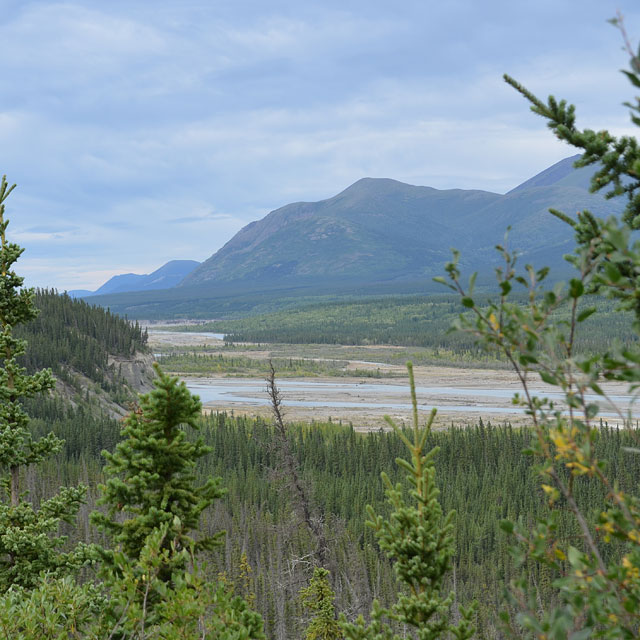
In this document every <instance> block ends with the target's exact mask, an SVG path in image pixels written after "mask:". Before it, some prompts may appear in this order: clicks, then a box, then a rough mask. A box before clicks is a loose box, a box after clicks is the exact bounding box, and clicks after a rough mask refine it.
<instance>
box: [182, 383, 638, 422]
mask: <svg viewBox="0 0 640 640" xmlns="http://www.w3.org/2000/svg"><path fill="white" fill-rule="evenodd" d="M187 386H188V388H189V390H190V391H191V392H192V393H194V394H196V395H198V396H200V399H201V400H202V402H203V403H205V404H209V405H213V406H215V405H216V404H217V405H220V406H225V407H229V406H233V405H234V404H238V405H250V406H267V405H269V399H268V397H267V393H266V383H265V381H264V380H260V379H250V378H225V379H210V380H197V381H196V380H188V381H187ZM278 387H279V389H280V391H281V393H282V396H283V403H284V405H285V406H291V407H307V408H322V407H325V408H336V409H371V410H379V411H380V413H381V414H382V413H385V412H389V411H410V410H411V404H410V401H409V389H408V387H407V385H406V384H388V383H381V384H373V383H353V382H341V381H336V382H332V381H331V382H327V381H300V380H279V381H278ZM416 392H417V395H418V400H419V409H420V410H421V411H429V410H431V408H432V407H433V406H438V407H440V408H441V409H442V410H443V411H451V412H467V413H468V412H470V411H471V412H477V413H492V414H504V415H509V414H512V415H513V414H522V413H524V409H523V408H522V407H519V406H514V405H512V404H510V399H511V398H512V397H513V394H514V389H512V388H500V389H481V388H472V387H417V388H416ZM537 393H538V395H540V396H544V397H547V398H549V399H552V400H554V401H556V402H560V401H561V400H562V395H561V394H559V393H549V392H543V391H539V392H537ZM382 394H384V396H385V397H386V401H383V400H379V399H378V400H377V399H376V397H378V398H380V396H381V395H382ZM430 397H431V400H430ZM389 399H391V401H389ZM491 399H496V400H503V402H502V403H493V402H491ZM610 399H611V400H612V401H613V402H615V403H616V404H618V405H620V406H622V407H624V408H626V407H628V406H629V404H630V403H631V400H632V397H631V396H628V395H615V396H610ZM465 400H466V402H465ZM487 400H488V402H487ZM588 400H589V401H600V403H601V404H602V406H603V411H601V412H600V414H599V415H601V416H603V417H613V416H615V415H617V414H615V413H614V412H612V411H611V410H610V409H609V410H607V406H606V403H605V402H604V401H603V400H602V398H600V397H599V396H596V395H590V396H588ZM633 415H634V416H640V408H638V410H637V411H635V410H634V412H633Z"/></svg>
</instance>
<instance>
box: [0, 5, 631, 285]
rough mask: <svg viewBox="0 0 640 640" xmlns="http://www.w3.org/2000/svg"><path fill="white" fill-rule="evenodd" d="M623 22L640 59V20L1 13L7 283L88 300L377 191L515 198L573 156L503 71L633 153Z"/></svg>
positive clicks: (149, 11)
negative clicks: (284, 214)
mask: <svg viewBox="0 0 640 640" xmlns="http://www.w3.org/2000/svg"><path fill="white" fill-rule="evenodd" d="M618 9H619V10H620V11H621V12H622V13H623V15H624V16H625V24H626V27H627V30H628V32H629V34H630V37H631V39H632V40H633V41H634V42H636V43H637V42H638V41H639V40H640V2H638V0H624V1H621V0H618V1H617V2H613V1H610V0H571V1H570V0H553V1H549V0H537V1H536V2H524V1H521V2H514V0H508V1H507V0H505V1H503V0H488V1H487V2H477V0H448V1H447V2H442V1H437V2H436V1H433V0H403V2H402V3H391V2H388V0H366V1H364V0H353V1H351V0H340V1H339V2H338V1H335V0H321V1H317V2H312V1H307V0H297V1H294V2H285V1H280V0H270V1H269V2H264V1H261V0H229V1H227V0H215V1H214V0H208V1H194V0H173V1H166V0H144V1H142V0H109V1H105V0H102V1H95V2H92V1H90V0H85V1H81V2H73V1H70V2H60V3H59V2H55V1H52V0H32V1H31V0H0V161H1V162H0V173H6V174H7V176H8V180H9V181H10V182H11V183H13V182H15V183H17V184H18V188H17V189H16V190H15V191H14V192H13V194H12V195H11V196H10V198H9V200H8V201H7V213H6V215H7V217H8V218H9V219H10V221H11V222H10V225H9V229H8V232H7V233H8V236H9V238H10V239H11V240H12V241H15V242H18V243H19V244H21V245H22V246H23V247H25V253H24V254H23V256H22V258H21V259H20V261H19V263H18V265H17V271H18V273H19V274H20V275H24V276H25V277H26V282H27V284H28V285H30V286H41V287H55V288H57V289H58V290H61V291H62V290H67V289H69V290H70V289H91V290H93V289H96V288H97V287H98V286H100V285H101V284H102V283H104V282H105V281H106V280H108V278H109V277H111V276H112V275H115V274H119V273H129V272H133V273H150V272H151V271H153V270H155V269H157V268H158V267H160V266H162V265H163V264H164V263H165V262H167V261H169V260H173V259H193V260H200V261H202V260H205V259H206V258H208V257H209V256H211V255H212V254H213V253H215V251H216V250H218V249H219V248H220V247H221V246H223V245H224V243H225V242H227V241H228V240H229V239H230V238H231V237H232V236H233V235H234V234H235V233H236V232H237V231H239V230H240V229H241V228H242V227H243V226H245V225H246V224H248V223H249V222H251V221H253V220H257V219H260V218H262V217H263V216H264V215H266V214H267V213H268V212H269V211H271V210H273V209H276V208H278V207H280V206H283V205H285V204H288V203H290V202H296V201H301V200H306V201H316V200H321V199H324V198H328V197H331V196H333V195H335V194H337V193H338V192H340V191H342V190H343V189H345V188H346V187H348V186H349V185H350V184H352V183H353V182H355V181H356V180H359V179H360V178H363V177H366V176H368V177H386V178H394V179H396V180H401V181H403V182H408V183H410V184H417V185H426V186H431V187H435V188H439V189H447V188H465V189H466V188H476V189H486V190H489V191H496V192H500V193H503V192H505V191H508V190H509V189H511V188H513V187H514V186H516V185H517V184H519V183H521V182H523V181H524V180H526V179H527V178H529V177H531V176H533V175H534V174H536V173H538V172H540V171H542V170H543V169H545V168H546V167H548V166H550V165H551V164H553V163H554V162H557V161H558V160H561V159H562V158H565V157H567V156H570V155H573V154H574V153H576V151H575V150H574V149H572V148H570V147H567V146H566V145H564V144H561V143H559V142H557V141H556V140H555V139H554V138H553V136H552V135H551V134H550V133H549V132H548V131H547V130H546V127H545V124H544V122H543V121H542V119H541V118H539V117H537V116H534V115H533V114H532V113H531V112H530V111H529V110H528V106H527V104H526V102H525V101H524V99H523V98H522V97H521V96H519V95H518V94H517V93H516V92H515V91H514V90H513V89H512V88H510V87H508V86H507V85H506V84H505V83H504V82H503V80H502V74H503V73H504V72H507V73H509V74H510V75H512V76H514V77H515V78H517V79H518V80H519V81H521V82H522V83H523V84H525V85H526V86H527V87H528V88H529V89H530V90H532V91H533V92H534V93H536V94H538V95H540V96H542V97H546V96H547V95H548V94H554V95H556V96H557V97H564V98H566V99H567V100H568V101H569V102H572V103H574V104H575V105H576V108H577V113H578V125H579V126H582V127H591V128H594V129H601V128H608V129H609V130H611V131H613V132H616V133H619V134H622V133H634V130H633V129H632V128H631V127H630V125H629V118H628V113H627V109H626V108H625V107H624V106H622V103H623V102H624V101H626V100H630V99H634V95H635V94H634V92H633V89H632V88H631V87H630V85H629V83H628V81H626V80H625V78H624V77H623V75H622V74H621V73H619V69H621V68H623V67H625V65H626V64H627V60H628V56H627V54H626V53H625V52H624V51H623V50H622V44H623V43H622V38H621V35H620V33H619V32H618V31H617V30H616V29H614V28H613V27H612V26H611V25H609V24H607V22H606V20H607V19H608V18H611V17H613V16H614V15H615V13H616V10H618ZM634 35H635V36H636V37H635V38H634Z"/></svg>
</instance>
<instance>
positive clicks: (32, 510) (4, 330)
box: [0, 176, 88, 595]
mask: <svg viewBox="0 0 640 640" xmlns="http://www.w3.org/2000/svg"><path fill="white" fill-rule="evenodd" d="M14 187H15V185H14V186H12V187H10V186H9V185H8V184H7V181H6V177H5V176H3V177H2V180H1V181H0V240H1V244H0V301H1V303H0V354H2V355H1V359H0V364H1V367H2V368H1V370H0V398H1V400H2V404H1V406H0V469H1V470H2V472H3V474H4V478H3V482H2V493H3V496H2V498H3V499H2V501H1V502H0V595H1V594H4V593H5V592H6V591H7V590H8V589H9V588H11V587H12V586H14V585H15V586H18V587H25V588H32V587H34V586H35V585H36V584H37V582H38V579H39V578H38V576H39V573H40V572H41V571H45V572H48V573H50V574H51V575H56V576H63V575H66V574H69V573H73V572H75V571H77V570H78V569H79V567H81V566H82V565H83V564H84V562H85V561H86V560H87V557H88V553H87V552H88V549H87V548H86V547H85V546H84V545H82V544H79V545H77V546H75V547H73V548H71V549H69V550H68V551H66V552H64V551H62V549H61V547H62V546H63V545H64V543H65V538H64V537H61V536H59V535H58V529H59V524H60V522H61V521H65V522H72V521H73V520H74V518H75V516H76V514H77V513H78V510H79V509H80V505H81V504H82V502H83V500H84V498H85V494H86V488H85V487H82V486H79V487H64V488H62V489H61V490H60V491H58V492H56V493H55V494H54V495H51V496H50V497H48V499H47V500H45V501H44V502H42V503H41V504H39V505H36V504H35V503H33V502H30V501H28V500H27V499H26V495H25V492H24V489H25V487H24V484H25V482H24V480H25V479H24V476H25V473H26V472H27V470H28V469H29V468H30V467H32V466H34V465H39V464H41V463H42V462H43V461H45V460H46V459H47V458H50V457H51V456H53V455H55V454H56V453H58V452H59V451H60V449H61V446H62V442H61V440H60V439H59V438H57V437H56V436H55V434H53V433H47V434H46V435H44V436H43V437H41V438H39V439H35V438H34V437H33V434H32V432H31V429H30V428H29V415H28V414H27V413H26V411H25V410H24V408H23V406H22V400H23V399H25V398H31V397H33V396H35V395H36V394H38V393H41V392H46V391H47V390H48V389H51V387H53V385H54V379H53V376H52V375H51V371H49V370H47V369H43V370H39V371H36V372H34V373H33V374H31V375H29V374H28V373H27V371H26V369H25V368H24V367H22V366H20V364H19V362H18V358H19V357H20V356H22V355H23V354H24V352H25V349H26V342H25V341H24V340H21V339H20V338H18V337H16V336H15V335H14V332H13V328H14V327H17V326H19V325H23V324H25V323H27V322H29V321H30V320H33V319H34V318H35V317H36V316H37V315H38V311H37V309H36V308H35V306H34V304H33V297H34V291H33V290H32V289H26V288H24V287H22V283H23V281H24V279H23V278H21V277H20V276H18V275H17V274H16V273H15V271H13V265H14V263H15V262H16V261H17V260H18V258H19V257H20V255H21V254H22V251H23V250H22V248H21V247H19V246H18V245H16V244H14V243H12V242H9V241H8V240H7V237H6V231H7V226H8V224H9V221H8V220H6V219H5V217H4V213H5V201H6V199H7V197H8V196H9V194H10V193H11V192H12V191H13V189H14Z"/></svg>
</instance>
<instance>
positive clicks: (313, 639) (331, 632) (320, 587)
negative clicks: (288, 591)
mask: <svg viewBox="0 0 640 640" xmlns="http://www.w3.org/2000/svg"><path fill="white" fill-rule="evenodd" d="M335 597H336V594H335V593H334V592H333V589H332V588H331V585H330V584H329V572H328V571H327V570H326V569H323V568H322V567H316V568H315V569H314V571H313V577H312V578H311V581H310V582H309V586H308V587H305V588H304V589H302V590H301V591H300V599H301V601H302V604H303V606H304V607H305V609H308V610H309V611H310V612H311V615H312V618H311V621H310V622H309V625H308V626H307V630H306V632H305V636H304V637H305V640H341V638H343V635H342V629H341V628H340V624H339V622H338V620H337V619H336V607H335Z"/></svg>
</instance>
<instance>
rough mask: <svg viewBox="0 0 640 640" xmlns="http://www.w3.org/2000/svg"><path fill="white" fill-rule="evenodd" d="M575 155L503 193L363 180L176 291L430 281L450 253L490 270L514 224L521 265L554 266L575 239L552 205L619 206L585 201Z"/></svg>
mask: <svg viewBox="0 0 640 640" xmlns="http://www.w3.org/2000/svg"><path fill="white" fill-rule="evenodd" d="M577 157H578V156H575V157H573V158H567V159H565V160H562V161H560V162H559V163H557V164H555V165H553V166H552V167H550V168H548V169H546V170H545V171H543V172H541V173H540V174H538V175H536V176H534V177H533V178H531V179H530V180H527V181H526V182H524V183H522V184H521V185H519V186H517V187H516V188H515V189H512V190H511V191H510V192H508V193H507V194H504V195H501V194H498V193H491V192H488V191H479V190H464V189H449V190H438V189H433V188H430V187H419V186H413V185H409V184H404V183H402V182H398V181H396V180H390V179H387V178H378V179H376V178H363V179H362V180H359V181H358V182H356V183H355V184H353V185H351V186H350V187H348V188H347V189H345V190H344V191H342V192H341V193H339V194H338V195H336V196H334V197H332V198H329V199H327V200H321V201H320V202H298V203H295V204H289V205H286V206H284V207H282V208H280V209H277V210H275V211H272V212H271V213H270V214H268V215H267V216H266V217H265V218H263V219H262V220H259V221H256V222H252V223H251V224H249V225H247V226H246V227H244V228H243V229H241V230H240V231H239V232H238V233H237V234H236V235H235V236H234V237H233V238H232V239H231V240H230V241H229V242H227V244H226V245H224V247H222V248H221V249H220V250H219V251H218V252H216V253H215V254H214V255H212V256H211V257H210V258H209V259H208V260H206V261H205V262H203V263H202V264H201V265H200V266H199V267H198V268H196V269H195V270H194V271H193V272H192V273H191V274H189V275H188V276H187V277H186V278H185V279H184V280H183V281H182V283H181V284H180V286H181V287H191V286H194V285H205V284H210V285H213V284H219V283H223V282H236V281H238V282H241V281H248V280H250V281H252V282H254V283H260V282H262V283H269V282H279V283H281V284H291V283H305V282H306V283H312V282H318V281H323V282H324V283H327V282H331V281H336V282H338V281H344V280H352V281H355V280H360V281H362V282H380V281H403V280H407V279H417V278H426V277H430V276H433V275H436V274H440V273H441V272H442V267H443V264H444V262H446V261H447V260H449V258H450V256H451V253H450V248H451V247H456V248H458V249H459V250H460V251H461V253H462V255H463V264H464V265H466V266H470V267H471V268H474V269H479V270H481V271H487V270H488V268H490V267H492V266H493V265H494V264H495V263H496V260H497V254H496V252H495V249H494V246H495V245H496V244H497V243H498V242H501V241H502V239H503V236H504V233H505V230H506V228H507V227H508V226H511V232H510V241H509V244H510V246H511V247H512V248H515V249H517V250H518V251H519V252H520V253H521V254H522V255H523V258H522V259H523V260H525V261H527V260H532V261H535V262H536V263H538V264H540V263H542V262H551V263H552V264H554V265H557V264H558V263H559V260H558V257H559V256H561V255H562V253H566V252H567V251H569V250H570V249H571V247H572V244H573V240H572V231H571V229H570V228H569V227H568V226H567V225H566V224H564V223H563V222H561V221H559V220H557V219H556V218H554V217H552V216H551V215H550V214H549V213H548V209H549V207H555V208H557V209H560V210H562V211H565V212H567V213H569V214H571V213H574V212H576V211H578V210H581V209H584V208H588V209H589V210H590V211H592V212H593V213H595V214H596V215H606V214H609V213H612V212H613V213H618V212H620V211H621V210H622V208H623V203H622V202H621V201H616V202H612V201H607V200H605V199H604V197H603V196H601V195H599V194H591V193H589V179H590V175H591V174H592V173H593V168H583V169H578V170H576V169H574V168H573V162H574V161H575V159H577Z"/></svg>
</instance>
